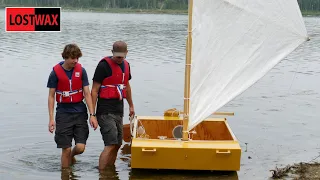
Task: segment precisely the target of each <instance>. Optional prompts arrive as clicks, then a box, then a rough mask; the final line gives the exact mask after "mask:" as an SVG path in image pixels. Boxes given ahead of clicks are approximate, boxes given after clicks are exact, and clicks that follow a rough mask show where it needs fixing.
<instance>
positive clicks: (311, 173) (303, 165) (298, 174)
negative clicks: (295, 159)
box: [270, 155, 320, 180]
mask: <svg viewBox="0 0 320 180" xmlns="http://www.w3.org/2000/svg"><path fill="white" fill-rule="evenodd" d="M319 157H320V155H319V156H317V157H315V158H313V159H312V160H311V161H309V162H299V163H294V164H292V165H290V164H289V165H286V166H285V167H282V168H278V167H275V169H272V170H270V172H272V175H271V178H272V179H282V178H290V179H294V180H298V179H299V180H306V179H320V162H319V161H317V159H318V158H319Z"/></svg>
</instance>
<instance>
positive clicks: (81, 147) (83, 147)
mask: <svg viewBox="0 0 320 180" xmlns="http://www.w3.org/2000/svg"><path fill="white" fill-rule="evenodd" d="M76 148H77V152H78V153H79V154H82V153H83V152H84V150H85V149H86V145H85V144H80V143H78V144H76Z"/></svg>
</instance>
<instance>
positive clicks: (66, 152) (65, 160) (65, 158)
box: [61, 147, 71, 169]
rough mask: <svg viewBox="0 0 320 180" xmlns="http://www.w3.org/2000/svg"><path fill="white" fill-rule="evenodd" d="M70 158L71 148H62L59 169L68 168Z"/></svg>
mask: <svg viewBox="0 0 320 180" xmlns="http://www.w3.org/2000/svg"><path fill="white" fill-rule="evenodd" d="M70 157H71V147H69V148H63V149H62V154H61V168H62V169H65V168H69V167H70Z"/></svg>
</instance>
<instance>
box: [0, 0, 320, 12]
mask: <svg viewBox="0 0 320 180" xmlns="http://www.w3.org/2000/svg"><path fill="white" fill-rule="evenodd" d="M0 3H1V4H0V5H21V6H61V7H76V8H105V9H107V8H131V9H160V10H162V9H175V10H185V9H187V8H188V0H0ZM298 3H299V5H300V8H301V10H302V11H320V0H298Z"/></svg>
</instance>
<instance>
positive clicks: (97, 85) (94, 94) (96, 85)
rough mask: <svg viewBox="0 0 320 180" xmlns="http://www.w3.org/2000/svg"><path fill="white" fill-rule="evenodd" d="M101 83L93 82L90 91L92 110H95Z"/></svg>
mask: <svg viewBox="0 0 320 180" xmlns="http://www.w3.org/2000/svg"><path fill="white" fill-rule="evenodd" d="M100 86H101V83H98V82H95V81H93V84H92V89H91V98H92V108H93V110H95V109H96V104H97V99H98V93H99V89H100Z"/></svg>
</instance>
